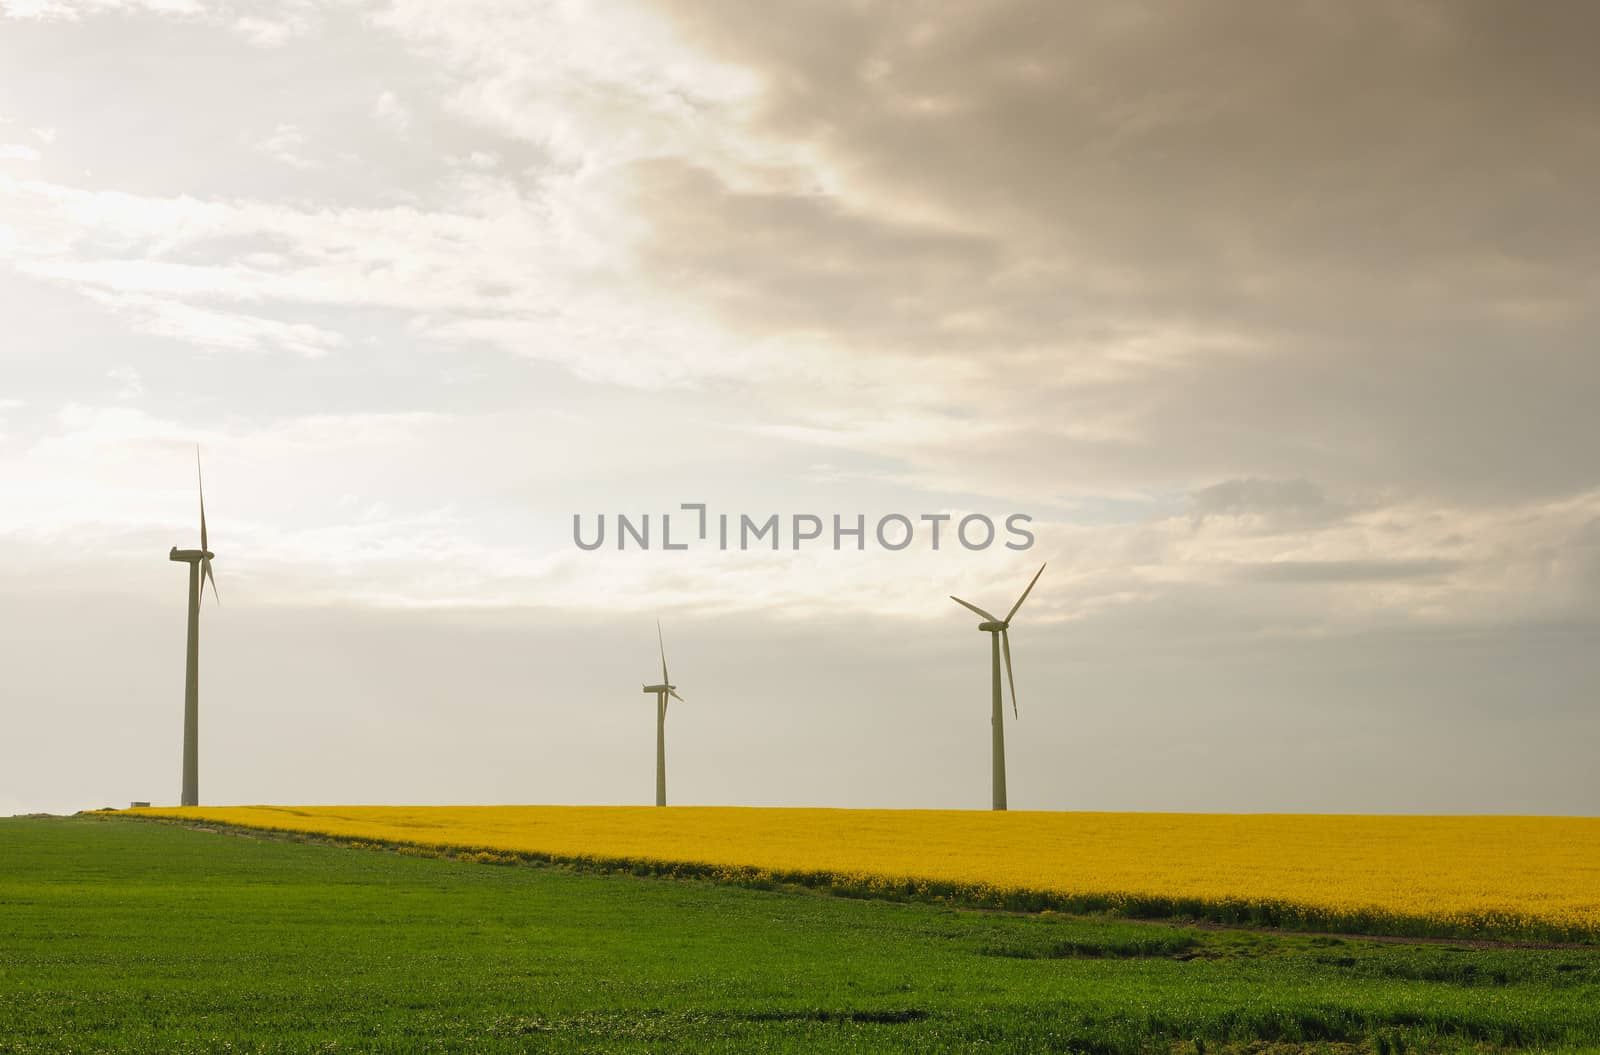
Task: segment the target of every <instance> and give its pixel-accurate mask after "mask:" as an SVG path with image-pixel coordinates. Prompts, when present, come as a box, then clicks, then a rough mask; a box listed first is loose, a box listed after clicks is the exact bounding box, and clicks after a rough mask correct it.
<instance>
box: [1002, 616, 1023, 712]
mask: <svg viewBox="0 0 1600 1055" xmlns="http://www.w3.org/2000/svg"><path fill="white" fill-rule="evenodd" d="M1000 648H1001V649H1002V650H1003V651H1004V652H1005V654H1006V680H1007V681H1009V682H1010V683H1011V717H1013V718H1019V717H1021V715H1019V714H1017V679H1016V678H1015V677H1013V676H1012V674H1011V633H1010V631H1007V630H1002V631H1000Z"/></svg>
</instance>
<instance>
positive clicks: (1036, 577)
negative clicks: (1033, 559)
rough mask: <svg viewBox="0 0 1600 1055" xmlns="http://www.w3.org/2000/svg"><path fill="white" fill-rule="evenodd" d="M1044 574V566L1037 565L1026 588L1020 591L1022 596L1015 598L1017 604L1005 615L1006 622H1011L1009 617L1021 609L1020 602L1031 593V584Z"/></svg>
mask: <svg viewBox="0 0 1600 1055" xmlns="http://www.w3.org/2000/svg"><path fill="white" fill-rule="evenodd" d="M1043 574H1044V565H1043V564H1041V565H1039V570H1038V571H1036V572H1034V573H1033V578H1032V579H1030V580H1029V581H1028V588H1027V589H1026V590H1023V591H1022V596H1021V597H1018V598H1017V603H1016V604H1014V605H1012V606H1011V611H1009V612H1007V613H1006V622H1008V623H1009V622H1011V617H1012V616H1014V615H1016V614H1017V609H1018V608H1021V607H1022V602H1023V601H1026V600H1027V599H1028V595H1029V594H1030V593H1032V592H1033V584H1034V583H1036V582H1038V581H1039V576H1041V575H1043Z"/></svg>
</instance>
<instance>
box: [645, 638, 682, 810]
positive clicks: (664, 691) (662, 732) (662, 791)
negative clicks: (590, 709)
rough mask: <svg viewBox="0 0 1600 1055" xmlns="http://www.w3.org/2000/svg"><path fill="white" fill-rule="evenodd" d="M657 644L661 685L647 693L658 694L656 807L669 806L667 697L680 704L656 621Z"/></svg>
mask: <svg viewBox="0 0 1600 1055" xmlns="http://www.w3.org/2000/svg"><path fill="white" fill-rule="evenodd" d="M656 644H657V645H659V646H661V684H660V685H646V686H645V687H644V691H645V692H653V693H655V694H656V805H657V806H665V805H666V804H667V697H668V696H670V697H672V698H673V699H675V700H677V701H678V702H679V703H682V702H683V697H682V696H679V695H678V687H677V686H676V685H674V684H672V679H671V678H669V677H668V676H667V646H666V642H664V641H663V640H662V639H661V620H659V619H658V620H656Z"/></svg>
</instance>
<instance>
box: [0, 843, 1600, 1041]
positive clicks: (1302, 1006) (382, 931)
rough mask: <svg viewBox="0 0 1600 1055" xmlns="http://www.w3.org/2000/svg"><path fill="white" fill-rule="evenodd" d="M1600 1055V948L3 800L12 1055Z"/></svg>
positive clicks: (1, 961)
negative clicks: (926, 896)
mask: <svg viewBox="0 0 1600 1055" xmlns="http://www.w3.org/2000/svg"><path fill="white" fill-rule="evenodd" d="M1263 1044H1266V1045H1270V1047H1272V1048H1275V1049H1278V1048H1281V1049H1288V1048H1302V1047H1303V1048H1305V1049H1306V1050H1326V1051H1354V1050H1363V1051H1373V1052H1378V1053H1380V1055H1384V1053H1387V1055H1400V1053H1403V1052H1413V1051H1433V1050H1452V1051H1454V1050H1462V1051H1465V1050H1474V1051H1484V1050H1494V1049H1502V1048H1529V1047H1535V1048H1541V1049H1546V1050H1570V1051H1579V1050H1588V1051H1600V948H1594V947H1583V948H1546V949H1533V948H1466V947H1459V946H1449V945H1441V944H1434V945H1425V946H1418V945H1402V944H1393V943H1388V944H1385V943H1378V942H1375V941H1366V940H1348V939H1336V938H1327V937H1317V936H1312V935H1283V934H1262V933H1250V932H1241V931H1197V930H1192V929H1183V928H1178V927H1172V926H1167V925H1160V924H1143V923H1134V922H1126V921H1122V922H1113V921H1108V920H1104V919H1081V918H1072V917H1063V916H1049V915H1046V916H1037V915H1033V916H1020V915H1008V914H1001V913H993V912H977V911H970V910H957V909H952V908H948V907H941V906H937V905H929V904H918V903H888V902H875V901H861V900H851V899H841V898H832V897H826V896H821V895H818V894H815V893H810V892H793V891H763V890H755V889H748V888H741V887H735V886H727V885H715V884H710V883H701V882H683V881H667V880H661V879H655V878H639V877H635V876H631V875H596V874H585V873H574V872H571V871H568V870H565V869H562V868H550V867H521V866H517V867H490V866H486V865H482V864H473V863H468V862H464V861H451V860H440V859H435V858H427V857H413V856H405V855H401V854H395V853H384V852H365V851H357V850H351V849H344V848H339V847H333V846H326V845H316V844H306V843H296V842H290V841H285V840H280V839H267V838H245V837H239V836H237V835H234V834H229V833H226V832H203V831H195V830H192V829H189V828H186V827H181V826H178V825H171V824H151V823H133V822H129V821H126V820H115V819H102V818H96V817H80V818H71V819H14V820H0V1052H4V1053H8V1055H10V1053H17V1055H21V1053H34V1052H53V1053H54V1052H67V1051H72V1052H92V1051H119V1052H141V1053H149V1052H212V1051H223V1050H230V1051H235V1052H340V1051H349V1052H355V1051H360V1052H456V1051H459V1052H516V1051H564V1050H604V1051H653V1052H661V1051H729V1052H733V1051H739V1052H745V1051H793V1052H828V1051H838V1052H847V1051H851V1052H853V1051H865V1050H896V1051H898V1050H908V1049H916V1050H923V1051H951V1052H956V1051H962V1052H966V1051H1014V1052H1036V1051H1078V1052H1096V1053H1113V1052H1133V1051H1162V1052H1172V1051H1183V1052H1200V1051H1211V1052H1215V1051H1218V1050H1234V1049H1237V1050H1262V1045H1263Z"/></svg>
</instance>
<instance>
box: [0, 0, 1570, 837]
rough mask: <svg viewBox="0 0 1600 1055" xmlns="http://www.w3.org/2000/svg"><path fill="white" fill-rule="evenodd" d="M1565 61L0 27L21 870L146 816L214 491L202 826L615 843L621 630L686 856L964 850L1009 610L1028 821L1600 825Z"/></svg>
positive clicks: (975, 32) (174, 787)
mask: <svg viewBox="0 0 1600 1055" xmlns="http://www.w3.org/2000/svg"><path fill="white" fill-rule="evenodd" d="M1597 38H1600V12H1597V10H1596V8H1595V7H1594V6H1593V5H1591V4H1588V3H1583V2H1576V0H1575V2H1570V3H1562V2H1555V0H1552V2H1547V3H1540V4H1514V3H1511V2H1509V0H1502V2H1495V3H1474V2H1469V0H1439V2H1409V0H1408V2H1400V0H1396V2H1392V3H1376V2H1364V3H1344V2H1332V0H1330V2H1327V3H1227V2H1217V3H1205V4H1154V3H1151V4H1141V3H1122V2H1119V3H1106V4H1101V5H1094V4H1059V3H1050V2H1045V0H1040V2H1037V3H1012V2H1000V0H997V2H993V3H983V4H969V3H956V2H950V3H946V4H935V3H845V4H835V3H829V2H813V0H805V2H795V3H792V4H777V5H774V4H764V3H763V4H753V3H749V2H748V0H712V2H707V0H657V2H647V3H637V4H635V3H622V2H618V3H611V2H607V3H596V4H582V3H576V2H569V3H524V2H511V3H507V2H497V0H481V2H480V0H448V2H447V0H392V2H380V0H373V2H364V0H349V2H345V0H337V2H328V3H320V4H319V3H313V2H309V0H304V2H302V0H280V2H262V3H251V2H247V0H236V2H219V3H213V2H211V0H85V2H68V0H0V70H3V71H4V73H3V87H0V320H3V322H4V327H3V330H0V814H4V813H9V812H17V811H23V810H36V809H38V810H53V811H61V810H71V809H77V808H84V807H96V806H101V805H121V804H126V802H127V801H129V800H132V799H149V800H152V801H155V802H157V803H163V802H166V803H171V802H175V801H176V800H177V796H178V791H179V777H180V768H179V763H180V746H181V731H182V704H183V648H184V613H185V607H184V589H185V585H186V574H185V569H184V568H183V567H182V566H180V565H176V564H172V563H170V562H169V561H168V560H167V557H166V554H167V549H168V547H169V546H172V545H179V546H194V545H196V544H197V543H198V523H197V521H198V515H197V511H196V508H195V506H196V497H195V488H194V466H193V459H194V449H195V446H196V445H199V447H200V448H202V450H203V452H204V456H205V467H206V473H207V480H206V482H207V512H208V517H209V521H210V529H211V541H212V546H213V548H214V549H215V550H216V551H217V554H218V557H217V561H216V574H217V579H218V585H219V586H220V591H221V595H222V602H223V603H222V606H221V607H212V606H211V605H210V604H209V603H208V605H207V607H206V609H205V611H204V614H203V621H202V676H201V686H202V696H201V711H202V718H201V733H202V740H201V785H200V789H201V796H202V801H203V802H208V803H245V802H278V803H285V802H302V803H304V802H324V803H331V802H341V803H348V802H438V803H472V802H556V803H561V802H569V803H611V802H622V803H643V802H649V801H651V797H652V794H653V786H654V785H653V761H654V705H653V702H652V700H651V698H650V697H647V696H644V695H642V694H641V693H640V691H639V686H640V685H641V683H643V682H646V681H653V680H656V678H657V677H658V674H657V660H656V655H655V633H656V631H655V620H656V619H657V618H658V617H659V618H660V619H661V621H662V624H663V626H664V627H665V632H666V638H667V645H668V650H669V658H670V659H671V662H672V674H673V680H674V681H676V682H677V683H678V684H679V686H680V690H681V692H682V693H683V695H684V697H685V699H686V701H687V702H685V703H683V704H681V705H678V704H674V705H673V708H672V711H671V714H670V717H669V721H668V760H669V770H668V781H669V795H670V797H671V799H672V800H673V801H676V802H686V803H688V802H692V803H717V804H751V805H822V806H904V807H911V806H937V807H972V808H982V807H985V806H987V804H988V798H989V776H988V766H989V699H988V689H989V680H988V679H989V670H988V661H989V652H988V640H987V638H986V637H984V636H983V635H981V634H979V633H977V632H975V631H976V625H975V624H976V620H975V618H974V617H972V616H971V615H970V614H969V613H968V612H966V611H965V610H963V609H961V608H958V607H957V606H956V605H955V604H953V603H951V602H950V601H949V600H948V598H947V596H946V595H947V594H949V593H959V594H961V595H962V596H964V597H967V598H968V599H970V600H973V601H975V602H976V603H978V604H979V605H982V606H984V607H987V608H991V609H995V608H998V609H1000V610H1002V611H1003V610H1004V608H1005V607H1006V606H1008V605H1009V604H1010V603H1011V602H1012V600H1014V599H1015V597H1016V595H1017V594H1018V593H1019V592H1020V591H1021V589H1022V587H1023V586H1024V585H1025V584H1026V582H1027V579H1028V577H1029V576H1030V575H1031V574H1032V573H1033V571H1034V570H1035V569H1036V568H1037V566H1038V565H1039V564H1040V563H1042V562H1044V561H1046V560H1048V561H1049V568H1048V570H1047V571H1046V572H1045V574H1044V577H1043V578H1042V579H1041V580H1040V582H1039V586H1038V588H1037V589H1036V590H1035V592H1034V593H1033V595H1032V597H1031V598H1030V599H1029V601H1028V604H1027V606H1026V607H1025V608H1024V609H1023V610H1022V612H1021V613H1020V614H1019V616H1018V618H1017V622H1016V626H1015V627H1014V630H1013V633H1012V644H1013V647H1014V651H1015V655H1016V664H1017V670H1016V675H1017V689H1018V694H1019V697H1020V707H1019V710H1020V718H1019V719H1016V720H1013V719H1011V718H1010V717H1009V707H1008V708H1007V711H1008V718H1007V735H1008V738H1009V761H1010V766H1009V768H1010V778H1011V779H1010V788H1011V794H1010V800H1011V805H1012V806H1013V807H1014V808H1024V809H1026V808H1034V809H1140V810H1144V809H1165V810H1244V811H1257V810H1265V811H1350V812H1355V811H1363V812H1365V811H1380V812H1492V813H1501V812H1512V813H1578V814H1597V813H1600V775H1597V774H1600V766H1597V765H1596V756H1597V753H1600V709H1597V704H1600V413H1597V412H1596V403H1597V398H1600V318H1597V305H1600V212H1597V210H1596V209H1595V194H1594V186H1595V179H1596V172H1597V171H1600V73H1597V70H1600V67H1597V66H1596V64H1595V63H1594V62H1593V43H1594V41H1595V40H1596V39H1597ZM697 501H698V502H706V503H709V505H710V510H711V513H712V514H713V516H714V515H715V514H717V513H728V514H731V515H732V516H734V517H735V518H737V516H738V515H739V514H748V515H751V516H753V517H757V518H762V519H764V518H765V517H766V516H767V515H769V514H771V513H779V514H781V515H783V516H784V517H786V518H787V517H788V516H789V515H791V514H794V513H813V514H817V515H820V516H823V517H825V518H826V517H831V516H832V515H833V514H840V515H843V516H844V517H846V521H847V523H848V522H853V521H854V518H855V516H856V515H858V514H859V515H864V516H866V517H867V518H868V523H869V532H870V524H872V523H873V522H875V520H876V518H877V517H879V516H881V515H883V514H885V513H889V512H901V513H904V514H906V515H908V516H910V517H913V518H915V517H917V516H919V515H921V514H939V513H949V514H952V515H953V516H956V517H960V516H963V515H966V514H970V513H983V514H986V515H989V516H992V517H994V518H995V519H996V520H1003V518H1004V517H1005V516H1007V515H1009V514H1012V513H1023V514H1027V515H1029V516H1031V517H1032V518H1033V521H1032V524H1031V529H1032V530H1033V532H1034V536H1035V539H1036V541H1035V544H1034V546H1033V547H1032V548H1031V549H1030V550H1026V551H1021V552H1018V551H1012V550H1008V549H1006V548H1004V547H1003V546H1002V545H1000V544H999V543H997V544H996V545H994V546H992V547H990V548H988V549H985V550H981V551H969V550H967V549H965V548H963V547H961V546H959V545H951V544H950V543H949V539H948V538H946V539H945V542H944V544H943V545H942V546H941V547H940V549H938V550H937V551H935V550H933V549H932V548H931V546H930V545H929V543H928V539H927V537H926V535H925V534H919V536H918V537H917V538H916V539H914V541H913V544H912V545H911V546H910V547H908V548H907V549H905V550H903V551H899V552H888V551H885V550H883V549H882V548H880V547H878V546H877V545H876V544H875V543H874V542H870V541H869V544H868V546H867V548H866V550H865V551H864V552H856V551H854V550H846V551H845V552H837V553H836V552H833V551H832V550H831V548H827V547H825V546H812V547H809V548H803V549H802V550H800V551H798V552H796V551H794V550H792V549H791V548H789V544H788V535H787V525H786V526H785V537H784V540H783V546H784V548H783V549H782V550H781V551H780V552H778V553H773V552H771V551H770V550H764V549H752V550H750V551H738V550H731V551H729V552H720V551H718V550H717V549H716V548H715V547H714V546H710V545H707V544H700V545H697V546H695V547H692V548H691V549H690V550H689V551H685V552H664V551H661V550H660V549H659V548H656V549H652V550H650V551H648V552H627V553H618V552H617V551H616V550H615V549H614V548H613V547H611V546H607V547H606V548H602V549H601V550H597V551H594V552H585V551H582V550H579V549H578V548H577V547H576V546H574V544H573V542H572V517H573V515H574V514H575V513H581V514H583V516H584V517H585V518H586V523H587V524H589V525H591V526H592V525H593V523H594V517H595V516H596V515H598V514H599V513H602V512H604V513H607V514H611V515H614V514H616V513H618V512H625V513H629V514H631V515H635V516H638V515H642V514H645V513H649V514H652V519H654V520H656V521H657V523H656V530H657V531H658V532H659V530H660V525H659V517H660V514H661V513H663V512H674V513H677V514H678V515H677V516H676V517H675V519H674V524H673V527H674V532H675V533H677V532H679V531H680V530H681V529H682V528H684V527H686V526H687V525H688V524H690V523H692V522H693V517H692V514H689V513H685V512H682V511H680V510H679V504H680V503H684V502H697ZM613 528H614V524H613ZM713 534H714V529H713ZM655 541H656V542H657V543H659V536H657V537H656V539H655ZM824 541H827V540H826V539H825V540H824Z"/></svg>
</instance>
